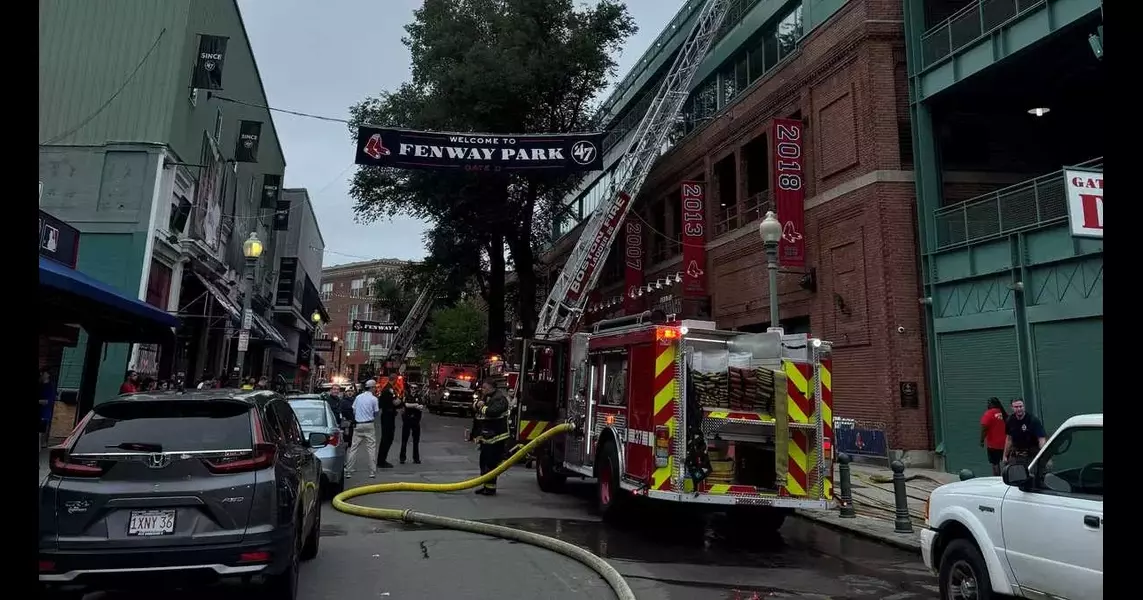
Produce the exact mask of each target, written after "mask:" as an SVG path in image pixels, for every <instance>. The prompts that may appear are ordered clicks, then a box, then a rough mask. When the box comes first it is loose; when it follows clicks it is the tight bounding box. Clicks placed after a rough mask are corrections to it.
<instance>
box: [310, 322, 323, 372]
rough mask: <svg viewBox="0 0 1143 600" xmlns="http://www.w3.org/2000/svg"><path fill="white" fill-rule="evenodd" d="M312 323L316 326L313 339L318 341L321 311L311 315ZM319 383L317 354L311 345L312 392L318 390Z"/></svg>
mask: <svg viewBox="0 0 1143 600" xmlns="http://www.w3.org/2000/svg"><path fill="white" fill-rule="evenodd" d="M310 321H313V324H314V335H313V339H315V340H316V339H317V334H318V327H320V326H321V311H320V310H318V309H316V308H315V309H314V313H313V314H312V315H310ZM316 383H317V352H314V350H313V345H312V344H311V345H310V391H314V390H315V389H316Z"/></svg>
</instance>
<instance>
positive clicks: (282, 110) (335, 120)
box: [210, 93, 350, 125]
mask: <svg viewBox="0 0 1143 600" xmlns="http://www.w3.org/2000/svg"><path fill="white" fill-rule="evenodd" d="M210 97H211V98H218V99H219V100H222V101H223V102H232V103H234V104H241V105H242V106H249V107H250V108H261V109H263V110H269V111H273V112H280V113H283V114H287V115H294V116H295V117H306V118H308V119H317V120H319V121H329V122H330V123H344V124H346V125H349V124H350V121H349V119H342V118H340V117H325V116H322V115H315V114H313V113H307V112H301V111H298V110H290V109H288V108H275V107H273V106H268V105H265V104H256V103H254V102H246V101H244V100H236V99H234V98H228V97H226V96H220V95H218V94H213V93H212V94H211V95H210Z"/></svg>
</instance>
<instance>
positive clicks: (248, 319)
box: [234, 231, 263, 385]
mask: <svg viewBox="0 0 1143 600" xmlns="http://www.w3.org/2000/svg"><path fill="white" fill-rule="evenodd" d="M262 250H263V247H262V240H260V239H258V234H257V233H255V232H253V231H251V232H250V237H248V238H246V241H245V242H242V255H243V256H245V257H246V264H245V266H244V267H243V271H244V272H245V273H244V274H243V277H242V328H241V329H240V330H239V332H238V357H237V360H236V363H237V364H235V366H234V370H235V371H237V372H238V379H239V385H241V380H242V373H243V372H244V371H245V370H246V347H247V345H248V344H249V343H250V325H251V323H252V322H253V320H254V314H253V312H252V311H251V309H250V297H251V296H252V295H254V269H255V268H256V267H257V266H258V258H259V257H260V256H262Z"/></svg>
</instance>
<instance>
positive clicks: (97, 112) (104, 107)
mask: <svg viewBox="0 0 1143 600" xmlns="http://www.w3.org/2000/svg"><path fill="white" fill-rule="evenodd" d="M165 33H167V28H166V27H164V28H163V29H162V31H160V32H159V35H158V36H157V37H156V38H155V42H154V43H153V44H151V48H150V49H149V50H147V53H146V54H144V55H143V59H142V60H140V61H139V64H137V65H135V68H134V69H133V70H132V71H131V74H130V75H128V76H127V79H124V80H123V83H122V84H120V86H119V88H118V89H116V90H115V93H113V94H111V97H109V98H108V99H107V100H106V101H105V102H104V103H103V104H101V105H99V108H97V109H95V112H93V113H91V114H90V115H87V116H86V117H84V119H83V120H82V121H80V122H79V124H78V125H76V126H75V127H72V128H71V129H68V130H67V131H64V132H63V133H61V134H59V135H57V136H55V137H53V138H50V139H48V140H47V141H44V142H40V145H41V146H47V145H49V144H54V143H56V142H58V141H60V140H62V139H64V138H66V137H67V136H69V135H71V134H73V133H75V132H77V131H79V130H80V129H83V128H84V126H86V125H87V124H88V123H90V122H91V121H92V120H93V119H95V117H98V116H99V115H100V113H102V112H103V111H104V110H107V107H108V106H111V103H112V102H114V101H115V99H116V98H118V97H119V94H121V93H123V90H125V89H127V84H129V83H131V81H132V80H133V79H135V75H137V74H138V73H139V69H142V68H143V65H144V64H146V62H147V59H148V58H151V54H152V53H153V52H154V51H155V48H158V47H159V41H160V40H162V39H163V35H164V34H165Z"/></svg>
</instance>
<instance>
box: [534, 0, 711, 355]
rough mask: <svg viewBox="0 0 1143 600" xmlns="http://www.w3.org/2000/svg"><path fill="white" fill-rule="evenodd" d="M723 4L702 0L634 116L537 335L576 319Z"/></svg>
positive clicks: (564, 328)
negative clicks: (635, 123) (608, 183)
mask: <svg viewBox="0 0 1143 600" xmlns="http://www.w3.org/2000/svg"><path fill="white" fill-rule="evenodd" d="M729 5H730V0H706V3H705V4H704V5H703V6H702V8H701V9H700V10H699V13H698V17H697V19H696V21H695V25H694V29H692V30H691V32H690V34H689V35H688V36H687V39H686V40H685V41H684V42H683V45H682V47H681V48H680V49H679V53H678V55H677V56H676V57H675V62H674V63H673V64H672V65H671V70H670V71H668V72H667V75H666V77H664V78H663V83H662V84H661V85H660V86H659V90H658V91H657V92H656V93H655V96H654V97H653V98H652V99H651V103H650V106H649V107H648V109H647V114H646V115H644V116H643V120H642V121H640V122H639V127H638V128H636V130H635V137H634V138H633V139H632V140H631V144H630V145H629V146H628V147H627V151H626V152H625V153H624V154H623V156H622V157H621V158H620V160H619V165H618V166H617V167H616V170H615V177H614V179H613V183H612V188H611V190H610V191H609V193H608V194H607V196H605V197H606V198H610V201H609V202H600V203H599V205H598V206H597V207H596V208H595V210H594V211H593V212H592V214H591V218H590V219H589V220H588V222H587V225H585V226H584V229H583V233H582V234H581V235H580V237H579V240H578V241H577V242H576V245H575V247H574V248H573V249H572V251H571V255H570V256H569V257H568V260H567V262H566V263H564V268H563V269H562V270H561V271H560V274H559V276H558V277H557V278H556V283H555V285H554V286H553V287H552V291H551V293H549V294H548V297H547V299H546V300H545V301H544V306H543V307H542V308H541V309H540V315H539V317H538V318H537V319H536V333H535V337H536V338H537V339H549V340H551V339H558V338H563V337H565V336H567V335H568V334H569V333H570V331H571V330H572V329H573V328H574V327H575V325H576V323H577V322H578V321H579V318H580V315H582V314H583V310H584V307H585V306H586V305H587V300H588V294H589V293H590V292H591V290H592V288H594V287H595V284H596V282H598V280H599V274H600V269H599V267H600V266H601V265H602V263H603V261H604V260H606V258H607V254H608V252H610V251H611V247H612V245H613V244H614V243H615V238H616V236H617V234H618V232H619V226H620V225H622V224H623V221H624V219H625V218H626V217H627V213H628V212H629V211H630V210H631V203H632V201H633V200H634V199H635V198H636V197H637V196H638V194H639V188H641V187H642V186H643V181H644V180H645V179H646V178H647V175H648V173H650V172H651V167H652V166H653V165H654V164H655V160H656V159H658V158H659V155H660V154H661V153H662V147H663V145H664V144H665V142H666V141H667V136H668V135H669V134H670V132H671V130H672V128H674V127H675V124H676V120H677V119H678V116H679V112H680V111H681V110H682V107H683V103H684V102H686V100H687V95H688V94H689V90H690V87H691V81H692V80H693V79H694V75H695V71H696V70H698V66H699V63H701V62H702V60H703V58H704V57H705V56H706V53H707V51H708V50H709V49H710V45H711V43H712V42H713V41H714V36H715V34H716V32H717V31H718V28H719V27H720V26H721V24H722V20H723V18H724V17H725V16H726V12H727V9H728V8H729Z"/></svg>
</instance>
